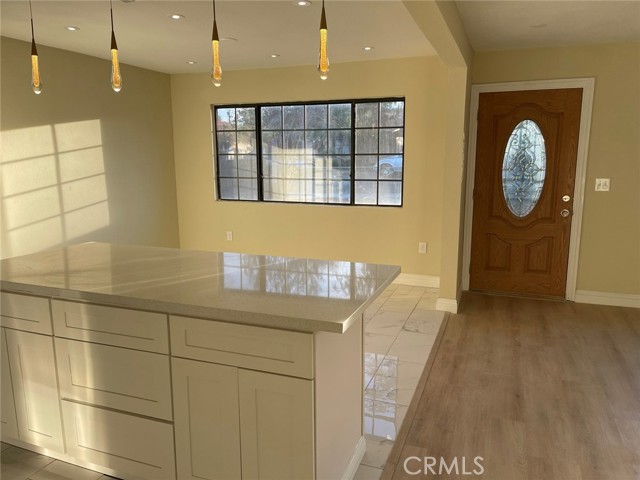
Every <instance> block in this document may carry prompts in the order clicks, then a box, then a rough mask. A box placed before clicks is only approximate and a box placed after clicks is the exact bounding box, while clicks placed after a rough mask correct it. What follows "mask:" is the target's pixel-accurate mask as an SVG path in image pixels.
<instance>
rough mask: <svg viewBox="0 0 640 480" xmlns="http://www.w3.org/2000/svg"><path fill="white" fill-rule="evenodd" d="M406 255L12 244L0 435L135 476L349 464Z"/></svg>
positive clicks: (322, 474) (283, 471) (253, 474)
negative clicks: (399, 261)
mask: <svg viewBox="0 0 640 480" xmlns="http://www.w3.org/2000/svg"><path fill="white" fill-rule="evenodd" d="M399 271H400V269H399V267H394V266H386V265H372V264H365V263H352V262H341V261H325V260H312V259H298V258H287V257H278V256H268V255H248V254H238V253H227V252H224V253H218V252H196V251H187V250H179V249H170V248H158V247H141V246H125V245H112V244H104V243H87V244H82V245H75V246H71V247H67V248H62V249H58V250H52V251H46V252H41V253H37V254H33V255H28V256H24V257H16V258H12V259H5V260H2V273H1V275H2V276H1V284H0V286H1V289H2V304H1V308H2V312H1V313H2V329H1V330H2V344H1V345H2V403H1V405H2V412H1V413H2V415H1V419H0V420H1V421H2V440H3V441H5V442H7V443H11V444H14V445H17V446H21V447H25V448H29V449H31V450H34V451H38V452H40V453H44V454H47V455H49V456H52V457H54V458H58V459H61V460H65V461H69V462H72V463H75V464H78V465H81V466H86V467H89V468H92V469H94V470H98V471H102V472H104V473H107V474H110V475H114V476H117V477H120V478H125V479H149V480H162V479H176V478H178V479H180V480H182V479H211V480H213V479H240V478H242V479H254V478H256V479H263V478H264V479H266V478H274V479H283V480H284V479H287V478H290V479H305V478H308V479H330V480H337V479H341V478H351V477H352V476H353V474H354V473H355V469H356V468H357V465H358V464H359V462H360V459H361V457H362V455H363V454H364V448H365V444H364V438H363V436H362V373H363V372H362V369H363V359H362V335H363V320H362V314H363V311H364V309H365V308H366V306H367V305H368V304H369V303H370V302H371V301H372V300H373V299H374V298H375V297H376V296H377V295H378V294H380V293H381V292H382V290H383V289H384V288H385V287H386V286H387V285H389V284H390V283H391V281H392V280H393V279H394V278H395V277H396V276H397V275H398V274H399Z"/></svg>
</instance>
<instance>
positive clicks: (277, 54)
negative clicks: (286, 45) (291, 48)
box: [271, 53, 280, 58]
mask: <svg viewBox="0 0 640 480" xmlns="http://www.w3.org/2000/svg"><path fill="white" fill-rule="evenodd" d="M279 56H280V54H279V53H272V54H271V58H278V57H279Z"/></svg>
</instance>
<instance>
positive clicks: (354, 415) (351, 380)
mask: <svg viewBox="0 0 640 480" xmlns="http://www.w3.org/2000/svg"><path fill="white" fill-rule="evenodd" d="M362 336H363V320H362V315H361V316H360V318H359V319H358V320H356V321H355V322H354V323H353V324H352V325H351V327H350V328H349V329H348V330H347V331H346V332H345V333H343V334H336V333H327V332H319V333H316V334H315V352H316V362H315V374H316V375H315V380H316V392H315V394H316V402H315V404H316V479H317V480H336V479H342V478H344V475H345V472H346V471H347V468H348V467H349V466H350V462H352V459H353V457H354V455H356V454H358V452H359V450H358V448H357V447H358V445H359V443H360V440H361V438H362V408H363V407H362V401H363V399H362V395H363V392H362V376H363V368H364V367H363V352H362ZM362 453H364V452H361V453H360V455H361V454H362ZM356 460H357V463H360V459H359V458H358V459H356Z"/></svg>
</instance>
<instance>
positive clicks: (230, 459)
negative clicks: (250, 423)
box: [171, 358, 241, 480]
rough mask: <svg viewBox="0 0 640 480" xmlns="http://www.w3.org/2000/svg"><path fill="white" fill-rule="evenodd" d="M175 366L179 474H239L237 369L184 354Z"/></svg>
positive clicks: (229, 479) (193, 479) (198, 477)
mask: <svg viewBox="0 0 640 480" xmlns="http://www.w3.org/2000/svg"><path fill="white" fill-rule="evenodd" d="M171 366H172V370H173V403H174V418H175V423H174V428H175V435H176V462H177V467H178V478H179V479H181V480H202V479H206V480H217V479H220V480H222V479H224V480H233V479H240V478H241V472H240V466H241V463H240V416H239V413H238V369H237V368H235V367H226V366H222V365H215V364H211V363H202V362H195V361H193V360H184V359H181V358H173V359H172V360H171Z"/></svg>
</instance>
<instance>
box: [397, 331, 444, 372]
mask: <svg viewBox="0 0 640 480" xmlns="http://www.w3.org/2000/svg"><path fill="white" fill-rule="evenodd" d="M435 339H436V334H430V333H417V332H408V331H404V330H403V331H401V332H400V333H399V334H398V337H397V338H396V340H395V341H394V342H393V345H391V348H390V349H389V350H388V351H387V355H389V356H393V357H397V358H398V359H400V360H401V361H404V362H410V363H421V364H422V365H424V364H426V363H427V359H428V358H429V353H431V347H432V346H433V342H435Z"/></svg>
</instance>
